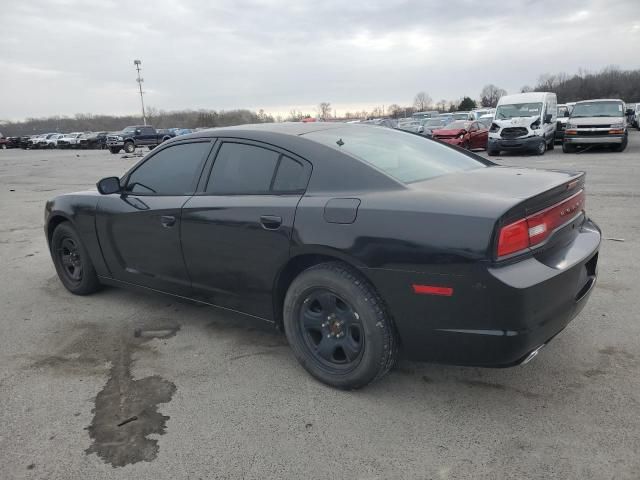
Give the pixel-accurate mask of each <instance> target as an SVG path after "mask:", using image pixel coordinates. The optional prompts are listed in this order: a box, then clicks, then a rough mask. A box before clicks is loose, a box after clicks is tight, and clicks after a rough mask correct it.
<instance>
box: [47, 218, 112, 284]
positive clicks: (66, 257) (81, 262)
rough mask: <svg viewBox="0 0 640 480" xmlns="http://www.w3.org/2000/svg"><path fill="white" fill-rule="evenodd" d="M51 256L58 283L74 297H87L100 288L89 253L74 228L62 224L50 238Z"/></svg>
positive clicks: (64, 223) (66, 223) (65, 223)
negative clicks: (58, 279)
mask: <svg viewBox="0 0 640 480" xmlns="http://www.w3.org/2000/svg"><path fill="white" fill-rule="evenodd" d="M51 256H52V257H53V263H54V265H55V267H56V272H57V273H58V277H59V278H60V281H61V282H62V284H63V285H64V286H65V288H66V289H67V290H69V291H70V292H71V293H73V294H75V295H89V294H90V293H94V292H96V291H97V290H99V288H100V281H99V280H98V275H97V274H96V270H95V268H94V267H93V263H92V262H91V258H89V253H88V252H87V250H86V248H85V247H84V245H83V244H82V241H81V240H80V237H79V236H78V233H77V232H76V230H75V228H73V226H72V225H71V224H70V223H68V222H63V223H61V224H60V225H58V226H57V227H56V229H55V230H54V231H53V235H52V236H51Z"/></svg>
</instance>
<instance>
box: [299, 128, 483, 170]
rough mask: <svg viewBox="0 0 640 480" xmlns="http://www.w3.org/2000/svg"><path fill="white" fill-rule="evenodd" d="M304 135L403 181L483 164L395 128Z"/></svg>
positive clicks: (334, 130) (330, 131)
mask: <svg viewBox="0 0 640 480" xmlns="http://www.w3.org/2000/svg"><path fill="white" fill-rule="evenodd" d="M305 137H306V138H309V139H310V140H314V141H317V142H319V143H322V144H324V145H328V146H330V147H333V148H335V149H338V150H340V151H342V152H344V153H346V154H348V155H352V156H354V157H357V158H359V159H360V160H363V161H365V162H367V163H369V164H371V165H373V166H374V167H376V168H378V169H379V170H382V171H383V172H384V173H386V174H387V175H389V176H391V177H393V178H395V179H396V180H399V181H401V182H403V183H412V182H419V181H421V180H427V179H429V178H433V177H438V176H440V175H446V174H447V173H455V172H461V171H464V170H471V169H474V168H482V167H485V166H486V165H485V164H484V163H482V162H480V161H478V160H475V159H473V158H471V157H468V156H467V155H464V154H462V153H460V152H457V151H456V150H454V149H452V148H449V147H447V146H445V145H441V144H439V143H437V142H434V141H431V140H429V139H427V138H425V137H422V136H419V135H414V134H411V133H406V132H402V131H398V130H391V129H382V128H371V127H366V126H358V125H353V126H350V127H343V128H332V129H328V130H320V131H315V132H310V133H307V134H305Z"/></svg>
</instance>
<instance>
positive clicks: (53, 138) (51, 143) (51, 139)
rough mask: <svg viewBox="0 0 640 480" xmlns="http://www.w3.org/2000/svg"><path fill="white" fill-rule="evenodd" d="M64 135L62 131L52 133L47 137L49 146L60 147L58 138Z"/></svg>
mask: <svg viewBox="0 0 640 480" xmlns="http://www.w3.org/2000/svg"><path fill="white" fill-rule="evenodd" d="M62 137H64V135H63V134H62V133H56V134H54V135H50V136H49V137H48V138H47V145H46V147H47V148H57V147H58V140H59V139H60V138H62Z"/></svg>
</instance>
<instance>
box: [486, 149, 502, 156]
mask: <svg viewBox="0 0 640 480" xmlns="http://www.w3.org/2000/svg"><path fill="white" fill-rule="evenodd" d="M487 155H489V156H490V157H497V156H498V155H500V150H491V149H487Z"/></svg>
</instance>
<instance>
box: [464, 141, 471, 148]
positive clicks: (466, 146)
mask: <svg viewBox="0 0 640 480" xmlns="http://www.w3.org/2000/svg"><path fill="white" fill-rule="evenodd" d="M469 147H470V145H469V142H464V143H463V144H462V148H464V149H465V150H471V148H469Z"/></svg>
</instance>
